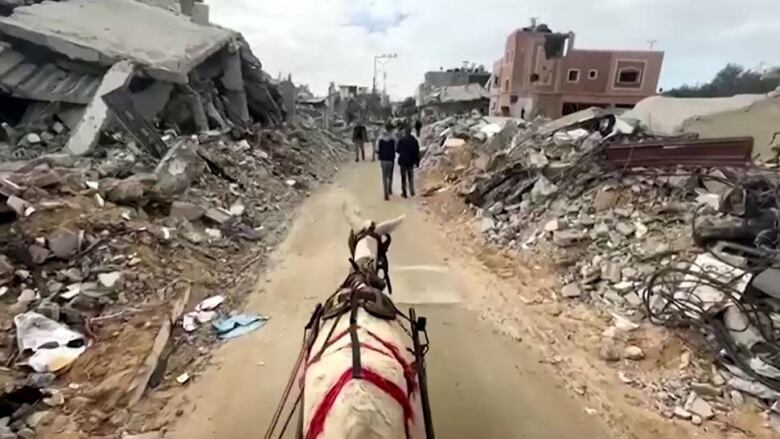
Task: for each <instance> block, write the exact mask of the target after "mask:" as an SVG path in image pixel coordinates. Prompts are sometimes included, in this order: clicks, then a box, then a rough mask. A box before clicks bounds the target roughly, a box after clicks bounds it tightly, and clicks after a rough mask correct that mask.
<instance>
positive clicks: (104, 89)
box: [65, 61, 135, 156]
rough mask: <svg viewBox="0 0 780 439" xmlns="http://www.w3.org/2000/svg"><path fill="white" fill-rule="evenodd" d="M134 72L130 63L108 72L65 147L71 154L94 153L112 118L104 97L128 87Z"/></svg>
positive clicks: (114, 66)
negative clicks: (104, 129)
mask: <svg viewBox="0 0 780 439" xmlns="http://www.w3.org/2000/svg"><path fill="white" fill-rule="evenodd" d="M134 70H135V67H134V66H133V64H132V63H131V62H130V61H119V62H118V63H116V64H114V65H113V66H111V68H110V69H109V70H108V72H106V74H105V75H104V76H103V81H102V82H101V83H100V86H99V87H98V89H97V91H96V92H95V96H94V97H93V98H92V102H90V104H89V105H88V106H87V110H86V111H85V112H84V117H83V118H82V119H81V122H79V124H78V126H77V127H76V129H75V130H74V131H73V133H72V134H71V135H70V139H68V143H67V145H66V146H65V147H66V148H67V150H68V152H69V153H70V154H72V155H77V156H81V155H86V154H89V153H90V152H92V150H93V149H94V148H95V145H97V142H98V140H99V138H100V131H101V130H103V128H104V127H105V126H106V123H107V122H108V119H109V116H110V111H109V109H108V106H106V104H105V102H103V99H102V98H103V95H105V94H108V93H110V92H112V91H114V90H116V89H118V88H121V87H126V86H127V84H128V83H129V82H130V79H132V78H133V72H134Z"/></svg>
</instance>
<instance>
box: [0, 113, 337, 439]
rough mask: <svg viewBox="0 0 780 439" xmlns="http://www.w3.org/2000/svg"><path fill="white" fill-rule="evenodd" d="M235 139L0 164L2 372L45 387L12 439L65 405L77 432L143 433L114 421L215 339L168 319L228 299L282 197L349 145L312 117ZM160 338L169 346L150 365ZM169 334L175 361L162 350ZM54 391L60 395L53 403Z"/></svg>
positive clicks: (327, 169) (276, 232) (285, 200)
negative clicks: (213, 298) (212, 298)
mask: <svg viewBox="0 0 780 439" xmlns="http://www.w3.org/2000/svg"><path fill="white" fill-rule="evenodd" d="M235 134H236V133H235V132H232V131H230V130H229V131H227V132H226V133H220V132H217V131H212V132H206V133H203V134H201V135H199V136H179V137H171V138H169V139H168V141H167V145H168V150H167V152H166V154H165V156H164V157H163V158H162V159H160V160H159V161H156V160H155V159H154V158H153V157H151V156H149V155H148V154H145V152H144V151H141V150H138V149H136V148H134V147H133V145H132V142H128V143H127V144H125V145H123V146H121V147H120V146H118V145H117V144H116V143H113V142H112V143H111V144H110V145H107V146H98V147H97V149H96V151H95V155H93V156H90V157H73V156H71V155H68V154H61V153H55V154H48V155H44V156H41V157H38V158H36V159H34V160H30V161H16V162H6V163H3V164H0V194H2V197H1V198H2V199H3V201H4V203H3V206H5V209H4V211H3V212H2V215H0V218H1V219H2V225H0V247H1V248H2V255H0V283H2V286H0V301H3V302H4V303H5V306H3V307H0V317H2V320H0V321H2V322H4V324H3V326H2V330H3V331H4V332H5V335H6V336H5V337H4V338H3V339H2V340H4V341H3V342H2V347H3V349H4V350H5V352H6V364H7V365H11V366H14V369H13V370H9V375H8V376H6V377H4V380H5V381H4V382H5V383H6V388H7V389H19V388H25V387H24V386H27V387H30V388H34V389H38V390H39V393H41V395H40V397H39V398H38V401H36V403H35V404H32V407H34V408H33V409H30V407H29V406H30V404H27V405H25V404H21V405H19V406H18V407H17V411H18V413H17V412H16V411H14V413H9V414H8V416H9V418H10V422H9V424H6V425H7V426H9V427H10V431H8V433H9V434H10V432H11V431H12V432H13V433H14V434H18V435H19V436H20V437H24V434H25V433H24V431H25V429H26V428H31V429H35V426H33V425H31V422H33V423H35V421H40V419H38V417H39V416H40V415H37V414H36V413H39V412H40V411H41V410H42V409H45V408H46V407H50V408H51V407H59V406H62V407H61V409H62V410H61V411H58V412H57V413H60V412H64V413H70V414H72V415H73V416H72V420H73V421H75V422H76V423H77V425H78V428H80V429H82V430H83V431H86V432H93V433H98V432H103V431H111V432H113V431H115V430H116V429H117V428H126V427H127V428H128V429H129V430H140V429H142V427H143V426H142V425H140V424H139V425H131V424H132V422H131V421H133V419H131V418H129V415H127V416H124V415H123V416H120V417H119V418H114V416H115V415H116V413H120V414H121V413H125V414H127V413H128V412H127V410H128V408H130V407H132V406H133V405H134V404H135V403H137V402H138V401H139V400H140V396H141V395H142V394H143V392H144V390H145V389H147V388H148V387H155V386H158V385H161V384H160V383H161V381H164V379H163V377H164V376H165V374H166V373H175V375H174V376H178V375H179V374H180V373H182V371H179V370H176V369H177V367H182V368H194V367H195V366H193V364H192V363H191V361H190V360H192V361H194V362H195V364H197V362H198V358H199V357H201V356H202V355H201V354H202V352H201V350H202V349H204V346H208V345H210V344H213V342H214V341H215V340H216V339H217V338H216V334H212V332H211V331H209V330H208V329H202V330H200V331H198V332H195V333H192V334H184V333H182V331H180V330H177V329H175V328H174V327H171V326H170V323H171V322H172V323H175V324H176V325H179V324H178V323H176V322H177V321H178V320H179V317H180V316H181V314H182V311H183V310H184V308H185V307H189V306H191V303H197V302H196V301H198V300H201V299H203V298H204V297H206V296H207V295H209V294H214V293H215V291H219V292H221V293H222V294H224V295H225V296H227V297H228V298H230V297H233V296H231V295H230V294H233V295H235V291H231V286H235V285H236V284H237V282H238V279H240V278H241V277H242V275H245V273H244V271H245V270H247V269H248V268H249V267H250V265H251V264H252V263H253V261H257V260H258V258H260V257H262V256H263V255H264V254H265V253H266V251H267V250H268V248H270V246H272V245H273V244H274V243H275V242H276V241H277V240H278V238H279V236H280V233H281V231H282V230H283V228H284V226H285V224H286V223H287V222H288V219H289V214H290V212H291V207H292V206H294V204H295V203H297V202H298V201H300V200H301V199H302V198H303V197H304V196H305V195H306V193H307V190H308V189H309V188H313V187H314V186H315V185H317V184H318V183H319V182H321V181H323V180H325V179H327V178H329V176H330V175H332V174H333V173H334V172H335V171H336V169H337V168H336V164H337V163H338V162H339V161H341V160H342V158H343V154H344V152H346V151H347V143H346V142H344V141H342V140H341V139H340V138H338V137H337V136H335V135H333V134H331V133H327V132H325V131H322V130H320V129H319V128H317V127H315V126H314V125H313V123H312V122H311V121H310V120H308V119H306V118H301V119H295V120H292V121H290V122H289V123H288V124H287V126H286V128H283V129H262V128H258V129H257V130H256V131H254V132H250V133H248V134H247V135H246V136H245V137H243V135H242V136H239V137H235ZM241 137H243V138H241ZM114 141H116V139H115V140H114ZM230 300H231V299H228V301H229V302H230ZM232 300H233V301H236V300H238V299H236V298H233V299H232ZM225 309H227V308H225ZM223 312H224V311H223ZM166 322H169V323H168V324H166ZM166 325H167V326H166ZM177 327H178V326H177ZM160 334H165V336H164V338H165V339H166V340H167V339H168V338H171V341H167V342H165V343H163V346H168V347H167V348H166V352H162V353H161V352H157V358H154V356H152V360H149V358H150V357H149V356H150V355H151V354H150V352H153V351H154V350H155V348H154V346H156V344H157V342H156V341H155V340H158V339H159V337H161V335H160ZM174 339H175V340H176V341H175V342H174ZM173 344H175V345H177V346H179V347H178V350H179V352H180V354H181V355H182V356H183V357H184V358H185V360H182V361H181V362H180V363H175V361H174V360H172V359H167V356H170V355H171V353H170V352H169V351H170V350H171V347H170V346H171V345H173ZM182 344H183V345H184V346H187V347H184V348H183V347H181V346H182ZM161 348H162V347H161ZM161 348H160V349H161ZM198 349H201V350H198ZM182 351H183V352H182ZM161 354H162V356H163V359H164V360H165V361H163V360H161V359H160V355H161ZM120 359H121V360H120ZM118 360H119V361H118ZM149 361H151V363H148V362H149ZM161 364H162V365H161ZM176 364H178V366H177V365H176ZM166 365H167V368H168V371H167V372H166V370H165V366H166ZM145 370H147V371H149V372H150V373H151V372H152V371H155V375H154V376H147V375H145V374H144V373H142V372H143V371H145ZM190 370H191V369H190ZM69 385H70V386H71V387H68V386H69ZM20 386H21V387H20ZM14 391H15V390H14ZM8 395H9V394H7V395H5V396H3V397H0V398H10V396H8ZM10 395H13V392H12V393H11V394H10ZM52 395H57V396H56V398H57V400H56V402H58V404H55V405H54V406H49V405H47V403H45V401H46V400H48V399H51V398H52V397H53V396H52ZM60 398H62V399H64V402H60ZM4 401H5V399H4ZM41 401H43V402H41ZM89 408H92V409H94V410H98V411H100V413H102V415H100V416H97V417H95V416H94V410H93V412H92V413H93V415H89V413H90V412H89V410H87V411H84V410H86V409H89ZM22 409H24V410H22ZM58 410H59V409H58ZM44 411H45V412H48V410H44ZM54 414H55V412H54V411H52V412H49V417H48V418H46V421H47V422H45V425H47V426H51V424H52V420H53V418H54V417H55V416H54ZM31 418H35V420H34V421H31ZM68 419H71V418H68ZM64 421H65V420H64V419H60V420H59V422H64ZM136 422H141V421H139V420H136ZM41 425H43V424H41ZM128 425H130V427H128ZM57 427H62V425H57ZM9 437H10V436H9Z"/></svg>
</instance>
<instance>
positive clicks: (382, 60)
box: [371, 53, 398, 94]
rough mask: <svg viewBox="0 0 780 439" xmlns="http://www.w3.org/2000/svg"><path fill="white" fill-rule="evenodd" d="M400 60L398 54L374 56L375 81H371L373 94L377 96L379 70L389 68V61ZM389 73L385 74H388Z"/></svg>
mask: <svg viewBox="0 0 780 439" xmlns="http://www.w3.org/2000/svg"><path fill="white" fill-rule="evenodd" d="M394 58H398V54H397V53H385V54H382V55H375V56H374V79H373V80H372V81H371V93H372V94H376V87H377V84H376V75H377V73H379V68H380V67H381V68H384V67H385V66H387V63H388V62H389V60H391V59H394ZM386 73H387V72H385V74H386Z"/></svg>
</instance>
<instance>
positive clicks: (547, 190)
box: [531, 176, 558, 203]
mask: <svg viewBox="0 0 780 439" xmlns="http://www.w3.org/2000/svg"><path fill="white" fill-rule="evenodd" d="M557 193H558V186H556V185H555V184H554V183H553V182H551V181H550V180H548V179H547V178H545V177H544V176H541V177H539V179H538V180H537V181H536V184H534V187H533V189H531V200H532V201H533V202H534V203H542V202H544V201H546V200H547V199H548V198H550V197H551V196H553V195H555V194H557Z"/></svg>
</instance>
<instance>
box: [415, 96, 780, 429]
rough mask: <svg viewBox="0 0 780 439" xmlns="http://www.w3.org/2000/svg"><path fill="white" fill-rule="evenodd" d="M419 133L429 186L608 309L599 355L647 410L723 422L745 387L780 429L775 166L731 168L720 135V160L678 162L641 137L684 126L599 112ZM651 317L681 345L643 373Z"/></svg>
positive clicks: (444, 126) (445, 124) (737, 147)
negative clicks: (656, 126) (639, 371)
mask: <svg viewBox="0 0 780 439" xmlns="http://www.w3.org/2000/svg"><path fill="white" fill-rule="evenodd" d="M422 137H423V143H424V147H425V148H426V149H427V153H426V156H425V159H424V167H425V168H426V174H427V175H428V181H429V187H428V190H427V195H429V196H432V195H434V194H436V193H438V192H442V193H458V194H459V195H460V196H461V197H462V198H463V200H464V201H465V202H466V203H467V204H469V205H471V206H473V211H474V212H476V216H477V219H476V228H477V230H478V231H479V233H481V234H483V235H484V236H485V238H486V239H487V241H488V242H491V243H493V244H495V245H497V246H499V247H501V248H505V249H510V250H512V251H516V252H519V253H521V254H528V255H530V254H533V255H535V258H539V257H542V255H548V256H549V257H550V258H551V259H552V260H553V261H555V264H556V265H557V267H558V268H559V276H560V289H559V290H558V291H557V294H556V296H557V297H558V299H559V300H562V301H566V300H569V301H571V300H579V301H585V302H589V303H592V304H594V305H596V306H597V307H598V308H599V309H600V310H603V312H606V313H607V314H608V315H612V316H613V325H612V326H611V327H609V328H607V329H606V330H605V331H604V333H603V334H602V336H601V341H600V346H598V347H597V350H598V351H599V355H600V357H601V359H602V360H603V361H605V362H607V363H609V364H611V365H613V366H612V367H617V368H619V369H621V372H620V376H621V377H622V378H621V379H623V380H624V382H625V383H626V384H627V385H630V386H632V387H635V388H641V389H643V390H644V391H645V392H647V393H648V395H650V396H651V398H650V400H652V401H653V403H652V408H653V409H655V410H657V411H658V412H659V413H660V414H662V415H664V416H667V417H670V418H672V417H674V418H679V419H682V420H688V421H690V422H692V423H693V424H695V425H701V424H704V425H706V424H708V423H710V421H711V422H713V423H716V425H722V426H726V427H728V426H729V425H730V424H729V422H728V420H729V418H728V416H729V413H732V412H734V411H736V410H740V409H741V408H742V407H743V404H744V403H745V400H746V399H750V398H755V399H754V401H756V403H757V406H758V407H760V408H761V410H762V412H763V415H764V417H765V421H766V426H767V428H780V422H778V421H780V412H778V402H777V401H778V399H780V393H778V391H780V384H779V383H780V381H778V378H780V360H778V359H779V358H780V357H778V355H777V352H778V346H780V343H778V332H777V330H776V329H775V328H776V325H777V323H778V322H780V313H779V312H780V301H778V297H777V283H776V282H773V279H775V278H774V275H775V270H774V268H772V267H773V266H776V265H777V262H776V260H775V256H774V255H775V254H776V249H777V245H776V231H777V228H776V224H777V220H776V216H775V215H776V212H777V207H778V206H777V204H776V201H775V198H774V197H776V194H777V187H778V182H780V178H779V177H778V175H777V174H776V173H775V172H774V171H773V170H772V169H771V168H768V167H767V166H766V165H764V166H763V167H758V166H757V165H755V164H753V163H749V162H748V161H749V158H750V155H749V153H748V154H747V156H743V158H742V161H743V163H742V166H739V167H735V166H736V165H737V164H739V160H738V159H736V158H738V157H739V156H740V154H741V152H742V150H743V149H742V148H743V146H742V144H740V143H736V144H726V146H725V147H724V148H725V149H721V150H720V152H723V151H725V152H726V153H727V154H720V158H718V157H716V158H715V159H713V156H712V155H711V154H710V155H706V154H704V155H701V156H698V157H697V156H696V155H695V154H691V155H688V156H684V157H683V158H682V159H684V160H690V162H689V164H690V165H691V166H684V167H678V166H674V165H676V164H678V163H682V162H681V161H679V160H682V159H681V158H680V157H677V158H676V159H677V160H678V161H675V157H671V158H670V157H668V156H665V155H664V151H661V152H658V153H656V152H651V153H650V154H649V155H648V154H646V152H647V151H648V149H647V148H644V149H643V146H645V147H650V148H652V147H653V145H654V144H655V142H657V141H659V140H660V141H661V143H664V142H668V143H672V144H673V143H675V142H679V143H680V144H684V145H690V146H688V147H690V148H696V147H697V145H698V144H697V141H696V140H694V139H690V138H689V137H686V138H666V137H659V136H654V135H652V134H651V133H648V132H646V131H643V130H642V129H641V127H638V126H636V125H634V124H632V123H630V121H627V120H623V119H621V118H620V117H619V116H618V117H615V116H614V115H610V114H608V113H606V112H603V111H599V110H588V111H584V112H581V113H578V114H575V115H571V116H567V117H566V118H563V119H561V120H558V121H548V120H541V119H539V120H536V121H533V122H525V121H520V120H514V119H507V118H490V117H481V116H479V115H478V114H476V113H475V114H472V115H467V116H463V117H451V118H448V119H445V120H442V121H439V122H437V123H434V124H432V125H429V126H427V127H426V128H425V129H424V132H423V136H422ZM719 142H720V140H719ZM626 145H629V146H628V147H627V146H626ZM685 147H686V146H681V147H680V148H685ZM621 148H623V149H625V150H628V151H631V152H633V153H634V154H635V155H633V156H630V155H629V156H628V157H626V156H624V155H621V154H620V153H616V151H618V152H620V151H621ZM678 149H679V148H678ZM666 150H667V151H668V150H669V148H667V149H666ZM683 151H685V150H683ZM687 151H690V149H689V150H687ZM653 154H656V155H653ZM667 154H668V152H667ZM651 159H652V160H651ZM717 159H721V160H723V162H722V163H724V165H718V166H713V165H717V164H718V163H717V162H714V161H713V160H717ZM643 160H644V161H643ZM697 160H698V161H700V162H701V163H698V166H697V163H696V161H697ZM653 161H655V162H653ZM649 163H653V164H652V165H651V166H648V164H649ZM656 163H657V164H656ZM639 164H642V165H644V167H640V166H638V165H639ZM661 165H665V166H661ZM740 245H741V246H742V247H740ZM650 323H655V324H662V325H666V326H669V327H670V328H673V330H674V331H675V333H677V334H679V335H680V336H681V337H682V338H683V340H684V342H685V343H686V344H687V345H688V347H689V350H688V351H687V352H688V353H686V354H685V355H684V357H686V358H680V361H679V363H680V367H679V368H675V369H674V370H664V371H660V372H659V373H658V374H654V375H653V376H655V377H659V376H660V377H661V378H659V379H658V380H656V381H647V382H643V379H642V378H641V375H636V376H635V374H633V373H632V370H633V369H632V367H631V366H630V364H631V363H641V362H643V361H648V360H650V361H658V360H656V359H652V358H650V359H647V356H648V354H647V352H645V349H647V347H646V345H648V344H649V343H645V344H643V340H642V339H641V337H638V336H637V334H638V332H637V329H638V328H640V327H641V326H644V325H648V324H650ZM690 352H699V353H704V352H706V353H707V354H706V356H704V357H701V358H696V357H694V358H691V357H690V356H689V355H690ZM643 375H644V374H643ZM644 379H647V377H645V378H644ZM705 428H706V427H705Z"/></svg>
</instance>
